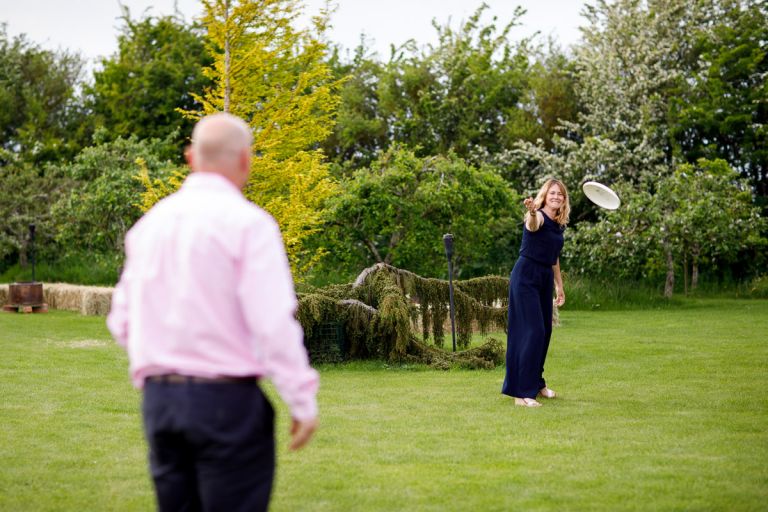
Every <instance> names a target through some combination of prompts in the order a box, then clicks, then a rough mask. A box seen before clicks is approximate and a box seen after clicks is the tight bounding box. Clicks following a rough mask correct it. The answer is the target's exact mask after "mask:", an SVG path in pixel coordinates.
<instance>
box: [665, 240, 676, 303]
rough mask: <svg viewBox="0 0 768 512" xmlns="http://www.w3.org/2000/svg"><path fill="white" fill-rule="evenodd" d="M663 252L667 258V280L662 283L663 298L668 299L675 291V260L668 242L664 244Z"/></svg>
mask: <svg viewBox="0 0 768 512" xmlns="http://www.w3.org/2000/svg"><path fill="white" fill-rule="evenodd" d="M664 252H665V253H666V256H667V280H666V282H665V283H664V297H666V298H668V299H669V298H671V297H672V293H673V292H674V290H675V260H674V259H673V258H672V248H671V247H670V244H669V242H668V241H665V242H664Z"/></svg>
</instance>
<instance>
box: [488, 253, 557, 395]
mask: <svg viewBox="0 0 768 512" xmlns="http://www.w3.org/2000/svg"><path fill="white" fill-rule="evenodd" d="M553 287H554V275H553V272H552V266H551V265H545V264H542V263H538V262H536V261H534V260H532V259H529V258H526V257H520V258H519V259H518V260H517V263H515V267H514V268H513V269H512V274H511V275H510V278H509V311H508V315H507V358H506V363H507V372H506V376H505V377H504V385H503V386H502V388H501V392H502V393H503V394H505V395H509V396H514V397H518V398H536V395H537V394H538V392H539V390H540V389H541V388H543V387H545V386H546V383H545V381H544V361H545V360H546V358H547V350H548V349H549V340H550V338H551V337H552V291H553Z"/></svg>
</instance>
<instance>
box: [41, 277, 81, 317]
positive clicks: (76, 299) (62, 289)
mask: <svg viewBox="0 0 768 512" xmlns="http://www.w3.org/2000/svg"><path fill="white" fill-rule="evenodd" d="M81 288H82V287H81V286H76V285H73V284H66V283H50V284H44V285H43V297H44V298H45V302H46V303H47V304H48V308H50V309H63V310H65V311H78V312H79V311H80V307H81V303H82V291H81Z"/></svg>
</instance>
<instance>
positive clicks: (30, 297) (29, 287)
mask: <svg viewBox="0 0 768 512" xmlns="http://www.w3.org/2000/svg"><path fill="white" fill-rule="evenodd" d="M8 304H9V305H11V306H42V305H43V283H33V282H30V283H13V284H10V285H8Z"/></svg>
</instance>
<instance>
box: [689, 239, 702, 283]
mask: <svg viewBox="0 0 768 512" xmlns="http://www.w3.org/2000/svg"><path fill="white" fill-rule="evenodd" d="M700 253H701V248H700V247H699V244H696V245H694V246H693V255H692V257H691V260H692V261H691V265H692V267H693V268H692V270H691V290H695V289H696V288H697V287H698V286H699V254H700Z"/></svg>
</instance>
